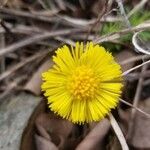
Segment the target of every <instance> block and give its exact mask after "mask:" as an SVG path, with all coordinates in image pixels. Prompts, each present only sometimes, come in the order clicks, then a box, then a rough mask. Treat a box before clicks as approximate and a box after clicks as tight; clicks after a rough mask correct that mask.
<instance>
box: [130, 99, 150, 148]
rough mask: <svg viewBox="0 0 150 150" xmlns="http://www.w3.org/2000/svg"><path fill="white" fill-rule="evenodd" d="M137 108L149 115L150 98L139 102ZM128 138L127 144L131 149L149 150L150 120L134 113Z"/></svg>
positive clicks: (138, 113)
mask: <svg viewBox="0 0 150 150" xmlns="http://www.w3.org/2000/svg"><path fill="white" fill-rule="evenodd" d="M138 107H139V108H140V109H142V110H143V111H145V112H147V113H150V98H148V99H146V100H144V101H141V103H140V104H139V106H138ZM129 137H130V140H129V143H130V144H131V145H132V146H133V147H135V148H138V149H150V119H149V118H148V117H147V116H145V115H143V114H141V113H140V112H136V116H135V120H134V128H133V131H132V133H131V135H129Z"/></svg>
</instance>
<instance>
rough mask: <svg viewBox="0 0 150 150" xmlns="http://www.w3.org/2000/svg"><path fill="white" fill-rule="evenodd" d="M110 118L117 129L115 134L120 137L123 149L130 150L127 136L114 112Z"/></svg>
mask: <svg viewBox="0 0 150 150" xmlns="http://www.w3.org/2000/svg"><path fill="white" fill-rule="evenodd" d="M109 119H110V123H111V126H112V128H113V130H114V131H115V134H116V136H117V137H118V140H119V142H120V144H121V147H122V150H129V148H128V145H127V143H126V140H125V137H124V135H123V133H122V131H121V129H120V127H119V125H118V123H117V121H116V120H115V118H114V117H113V115H112V114H110V115H109Z"/></svg>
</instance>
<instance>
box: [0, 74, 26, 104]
mask: <svg viewBox="0 0 150 150" xmlns="http://www.w3.org/2000/svg"><path fill="white" fill-rule="evenodd" d="M26 78H27V75H24V76H21V77H19V78H17V79H15V80H14V81H12V82H10V83H9V86H8V88H7V89H6V90H5V91H4V92H3V93H1V94H0V104H1V102H2V100H4V98H5V97H6V96H8V95H9V94H11V93H12V91H13V90H14V89H15V88H16V87H17V86H18V84H19V83H20V82H22V81H23V80H24V79H26Z"/></svg>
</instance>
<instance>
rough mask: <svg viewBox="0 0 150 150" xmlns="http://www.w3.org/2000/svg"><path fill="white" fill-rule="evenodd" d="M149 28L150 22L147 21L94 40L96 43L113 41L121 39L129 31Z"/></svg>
mask: <svg viewBox="0 0 150 150" xmlns="http://www.w3.org/2000/svg"><path fill="white" fill-rule="evenodd" d="M149 28H150V22H145V23H142V24H140V25H138V26H135V27H131V28H127V29H123V30H121V31H119V32H114V33H110V34H107V35H104V36H102V37H99V38H97V39H95V40H94V41H93V42H94V43H95V44H98V43H102V42H106V41H113V40H115V39H119V38H120V37H121V36H122V35H125V34H127V33H129V32H133V31H135V32H137V31H141V30H145V29H149Z"/></svg>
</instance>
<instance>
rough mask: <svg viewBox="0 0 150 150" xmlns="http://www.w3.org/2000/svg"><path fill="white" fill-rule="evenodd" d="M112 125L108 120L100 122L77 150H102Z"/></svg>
mask: <svg viewBox="0 0 150 150" xmlns="http://www.w3.org/2000/svg"><path fill="white" fill-rule="evenodd" d="M109 128H110V123H109V121H108V120H107V119H103V120H102V121H100V122H99V123H98V124H97V125H96V126H95V127H94V128H93V130H91V131H90V132H89V134H88V135H87V136H86V137H85V138H84V139H83V141H81V143H80V144H79V145H78V146H77V148H76V150H101V149H102V147H103V139H104V137H105V135H106V134H107V133H108V130H109Z"/></svg>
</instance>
